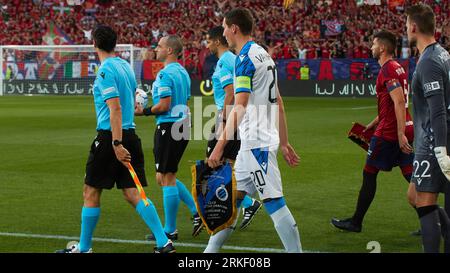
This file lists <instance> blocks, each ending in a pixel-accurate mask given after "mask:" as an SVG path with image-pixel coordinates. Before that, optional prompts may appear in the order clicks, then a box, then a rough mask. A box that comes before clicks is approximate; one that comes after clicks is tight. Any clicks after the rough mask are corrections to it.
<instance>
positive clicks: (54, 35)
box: [42, 22, 73, 45]
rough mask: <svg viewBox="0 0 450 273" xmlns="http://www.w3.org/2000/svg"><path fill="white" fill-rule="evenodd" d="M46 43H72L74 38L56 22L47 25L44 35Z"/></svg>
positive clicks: (43, 40)
mask: <svg viewBox="0 0 450 273" xmlns="http://www.w3.org/2000/svg"><path fill="white" fill-rule="evenodd" d="M42 42H43V44H45V45H71V44H73V42H72V40H71V39H70V38H69V37H68V36H67V35H66V34H65V33H64V31H62V30H61V29H60V28H59V27H58V26H57V25H55V23H54V22H50V23H49V24H48V26H47V32H46V33H45V34H44V36H43V37H42Z"/></svg>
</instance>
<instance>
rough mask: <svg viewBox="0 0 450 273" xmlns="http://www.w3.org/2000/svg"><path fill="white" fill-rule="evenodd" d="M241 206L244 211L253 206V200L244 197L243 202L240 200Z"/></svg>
mask: <svg viewBox="0 0 450 273" xmlns="http://www.w3.org/2000/svg"><path fill="white" fill-rule="evenodd" d="M241 205H242V207H244V208H245V209H246V208H248V207H250V206H251V205H253V199H252V198H251V197H250V196H248V195H245V197H244V200H242V203H241Z"/></svg>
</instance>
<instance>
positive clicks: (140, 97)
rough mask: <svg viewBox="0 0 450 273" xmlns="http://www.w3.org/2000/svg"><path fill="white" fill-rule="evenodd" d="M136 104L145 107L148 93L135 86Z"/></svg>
mask: <svg viewBox="0 0 450 273" xmlns="http://www.w3.org/2000/svg"><path fill="white" fill-rule="evenodd" d="M136 104H138V105H140V106H142V108H145V107H147V104H148V95H147V93H145V91H144V90H142V89H139V88H137V89H136Z"/></svg>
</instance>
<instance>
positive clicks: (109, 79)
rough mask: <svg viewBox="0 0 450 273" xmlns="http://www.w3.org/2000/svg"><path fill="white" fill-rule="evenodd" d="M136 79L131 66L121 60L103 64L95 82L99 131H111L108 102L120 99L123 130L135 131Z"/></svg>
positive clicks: (113, 59) (108, 59) (106, 61)
mask: <svg viewBox="0 0 450 273" xmlns="http://www.w3.org/2000/svg"><path fill="white" fill-rule="evenodd" d="M136 87H137V83H136V77H135V75H134V72H133V69H132V68H131V65H130V64H129V63H128V62H127V61H125V60H123V59H121V58H119V57H111V58H107V59H106V60H104V61H103V63H102V64H101V66H100V68H99V70H98V72H97V77H96V78H95V81H94V102H95V112H96V114H97V130H111V123H110V120H109V119H110V112H109V108H108V105H107V104H106V101H107V100H109V99H112V98H119V99H120V106H121V108H122V129H134V128H135V124H134V99H135V92H136Z"/></svg>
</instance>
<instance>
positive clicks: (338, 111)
mask: <svg viewBox="0 0 450 273" xmlns="http://www.w3.org/2000/svg"><path fill="white" fill-rule="evenodd" d="M209 103H212V98H210V97H209V98H204V99H203V104H204V105H206V104H209ZM285 106H286V112H287V119H288V126H289V139H290V142H291V144H292V145H293V146H294V147H295V148H296V150H297V152H298V154H299V155H300V156H301V163H300V166H299V167H297V168H295V169H291V168H289V167H288V166H287V165H286V163H285V162H284V161H283V159H282V158H281V156H279V165H280V169H281V173H282V179H283V186H284V193H285V196H286V201H287V204H288V206H289V209H290V210H291V211H292V213H293V214H294V217H295V219H296V221H297V224H298V227H299V231H300V235H301V241H302V245H303V248H304V250H306V251H320V252H369V250H367V244H368V242H370V241H378V242H379V243H380V245H381V252H421V239H420V238H419V237H412V236H410V235H409V233H410V232H411V231H413V230H416V229H417V228H418V227H419V223H418V219H417V216H416V213H415V212H414V210H412V209H411V208H410V207H409V206H408V204H407V200H406V190H407V183H406V182H405V181H404V179H403V177H402V176H401V172H400V170H399V169H398V168H396V169H394V170H393V171H392V172H390V173H380V175H379V177H378V192H377V194H376V197H375V200H374V202H373V203H372V206H371V208H370V209H369V211H368V214H367V216H366V219H365V222H364V226H363V232H362V233H359V234H355V233H344V232H340V231H338V230H336V229H335V228H333V227H332V226H331V225H330V218H331V217H333V216H337V217H349V216H351V215H352V213H353V210H354V207H355V203H356V198H357V194H358V191H359V188H360V185H361V179H362V168H363V165H364V160H365V153H364V152H363V150H362V149H360V148H359V147H357V146H356V145H355V144H354V143H352V142H351V141H350V140H348V139H347V137H346V134H347V131H348V129H349V128H350V126H351V122H352V121H359V122H362V123H368V122H369V121H370V120H371V119H372V118H373V117H374V116H375V115H376V100H375V98H372V99H328V98H285ZM193 111H196V110H195V109H193ZM193 115H194V113H193ZM136 123H137V133H138V134H139V136H140V137H141V139H142V143H143V147H144V152H145V157H146V171H147V178H148V180H149V187H147V188H146V193H147V195H148V196H149V197H150V198H151V199H152V200H153V202H154V203H155V205H156V207H157V209H158V212H159V215H160V217H161V219H163V218H164V217H163V210H162V192H161V189H160V188H159V187H158V186H157V185H156V182H155V179H154V168H153V156H152V147H153V130H154V120H153V118H152V117H151V118H148V117H138V118H136ZM0 130H1V134H0V158H1V164H0V233H1V234H4V233H14V234H15V233H24V234H30V235H31V234H35V235H36V234H40V235H61V236H73V237H77V236H79V229H80V213H81V206H82V186H83V177H84V167H85V162H86V159H87V156H88V151H89V145H90V143H91V142H92V140H93V139H94V137H95V135H96V131H95V113H94V105H93V99H92V97H68V96H33V97H29V96H4V97H0ZM205 145H206V141H205V140H203V141H191V142H190V143H189V145H188V148H187V150H186V152H185V154H184V156H183V159H182V161H181V163H180V166H179V170H180V171H179V176H178V177H179V178H180V179H181V180H182V181H184V183H185V184H186V185H187V186H188V187H190V184H191V176H190V165H191V164H192V163H191V161H193V160H196V159H202V158H203V157H204V151H205ZM441 202H442V200H441ZM101 205H102V212H101V217H100V220H99V223H98V225H97V229H96V231H95V234H94V236H95V237H97V238H115V239H123V240H143V239H144V235H145V234H147V233H148V232H149V231H148V230H147V228H146V226H145V224H144V223H143V222H142V221H141V219H140V218H139V217H138V215H137V214H136V213H135V211H134V209H133V208H132V207H131V206H130V205H128V204H127V203H126V202H125V201H124V199H123V197H122V193H121V191H119V190H117V189H113V190H111V191H104V193H103V196H102V203H101ZM238 224H239V223H238ZM191 228H192V227H191V222H190V216H189V212H188V210H187V208H186V206H184V205H183V204H182V203H181V205H180V210H179V213H178V230H179V232H180V234H179V235H180V236H179V237H180V238H179V242H182V243H192V244H206V243H207V241H208V235H207V233H206V232H205V231H204V232H202V233H201V234H200V236H198V237H197V238H192V237H191ZM66 243H67V241H65V240H61V239H45V238H31V237H15V236H5V235H0V252H53V251H54V250H56V249H59V248H63V247H65V244H66ZM226 245H229V246H241V247H252V248H275V249H281V248H282V244H281V242H280V240H279V239H278V236H277V234H276V232H275V229H274V227H273V224H272V221H271V220H270V218H269V216H267V214H266V213H265V211H264V210H261V212H259V213H258V215H257V216H256V218H255V220H254V222H253V223H252V224H251V225H250V226H249V227H248V228H247V229H246V230H244V231H240V230H238V229H237V230H236V231H235V233H234V234H233V235H232V236H231V238H230V240H229V241H228V242H227V243H226ZM93 247H94V251H95V252H140V253H145V252H151V251H152V249H153V245H150V244H132V243H131V244H130V243H129V244H124V243H113V242H94V246H93ZM177 250H178V252H201V251H203V249H202V248H200V247H195V246H191V247H182V246H178V247H177ZM224 251H225V252H232V251H236V250H224Z"/></svg>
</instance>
